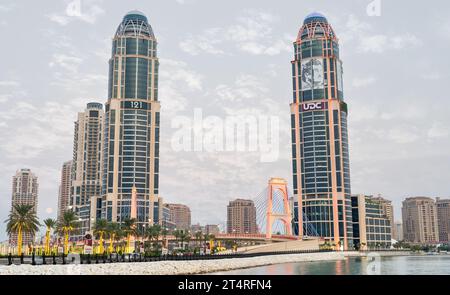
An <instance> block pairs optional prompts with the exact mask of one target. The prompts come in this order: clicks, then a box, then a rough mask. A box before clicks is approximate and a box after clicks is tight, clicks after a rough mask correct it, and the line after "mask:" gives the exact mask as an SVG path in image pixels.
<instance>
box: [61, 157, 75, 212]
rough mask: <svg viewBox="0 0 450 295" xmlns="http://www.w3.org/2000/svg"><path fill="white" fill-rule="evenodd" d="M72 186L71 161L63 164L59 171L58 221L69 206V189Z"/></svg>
mask: <svg viewBox="0 0 450 295" xmlns="http://www.w3.org/2000/svg"><path fill="white" fill-rule="evenodd" d="M71 186H72V161H68V162H66V163H64V164H63V167H62V169H61V181H60V184H59V195H58V220H61V217H62V216H63V214H64V212H66V211H67V210H68V207H69V204H70V188H71Z"/></svg>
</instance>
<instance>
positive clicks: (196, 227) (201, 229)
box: [191, 223, 206, 233]
mask: <svg viewBox="0 0 450 295" xmlns="http://www.w3.org/2000/svg"><path fill="white" fill-rule="evenodd" d="M191 232H192V233H197V232H201V233H205V232H206V229H205V227H204V226H203V225H201V224H200V223H197V224H193V225H191Z"/></svg>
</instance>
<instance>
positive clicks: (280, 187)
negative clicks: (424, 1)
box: [266, 178, 292, 239]
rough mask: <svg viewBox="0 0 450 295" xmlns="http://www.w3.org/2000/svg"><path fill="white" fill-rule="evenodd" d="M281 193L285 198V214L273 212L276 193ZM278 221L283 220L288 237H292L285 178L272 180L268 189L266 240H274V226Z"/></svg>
mask: <svg viewBox="0 0 450 295" xmlns="http://www.w3.org/2000/svg"><path fill="white" fill-rule="evenodd" d="M276 191H279V192H280V193H281V195H282V197H283V204H284V212H281V213H280V212H277V213H274V212H273V198H274V193H275V192H276ZM276 220H281V221H282V222H283V223H284V227H285V229H286V235H289V236H292V215H291V209H290V206H289V194H288V188H287V181H286V180H285V179H283V178H271V179H270V180H269V187H268V202H267V222H266V239H271V238H272V226H273V224H274V222H275V221H276Z"/></svg>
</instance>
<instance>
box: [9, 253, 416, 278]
mask: <svg viewBox="0 0 450 295" xmlns="http://www.w3.org/2000/svg"><path fill="white" fill-rule="evenodd" d="M374 253H378V254H379V255H380V256H405V255H411V253H410V252H408V251H405V252H374ZM367 255H368V253H359V252H325V253H309V254H289V255H273V256H261V257H253V258H231V259H223V260H200V261H159V262H141V263H115V264H90V265H85V264H83V265H75V264H73V265H40V266H32V265H21V266H17V265H12V266H0V275H196V274H208V273H216V272H224V271H231V270H239V269H247V268H253V267H260V266H267V265H275V264H284V263H301V262H318V261H338V260H345V259H346V257H356V256H367Z"/></svg>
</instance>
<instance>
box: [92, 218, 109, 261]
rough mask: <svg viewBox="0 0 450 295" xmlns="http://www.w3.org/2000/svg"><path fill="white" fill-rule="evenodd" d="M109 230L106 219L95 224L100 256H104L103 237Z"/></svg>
mask: <svg viewBox="0 0 450 295" xmlns="http://www.w3.org/2000/svg"><path fill="white" fill-rule="evenodd" d="M107 230H108V221H107V220H105V219H99V220H97V222H96V223H95V226H94V234H95V235H97V236H98V237H99V242H98V243H99V249H98V252H99V254H103V253H104V252H105V250H104V248H103V237H104V236H105V234H106V232H107Z"/></svg>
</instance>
